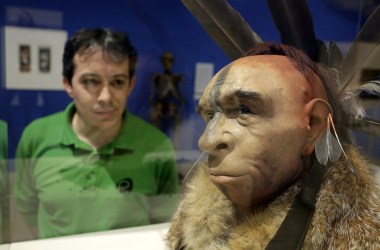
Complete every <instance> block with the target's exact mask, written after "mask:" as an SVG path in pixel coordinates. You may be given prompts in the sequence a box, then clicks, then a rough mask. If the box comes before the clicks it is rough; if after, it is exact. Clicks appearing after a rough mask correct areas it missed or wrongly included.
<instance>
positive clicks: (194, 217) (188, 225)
mask: <svg viewBox="0 0 380 250" xmlns="http://www.w3.org/2000/svg"><path fill="white" fill-rule="evenodd" d="M346 154H347V155H348V157H349V158H350V160H351V162H352V164H353V165H354V166H355V167H356V169H357V173H358V174H357V176H358V177H355V176H354V175H353V174H352V172H350V171H349V170H348V167H347V164H346V163H347V162H346V160H345V159H344V158H343V157H342V158H341V159H340V160H339V161H338V162H336V163H334V164H330V165H329V166H328V170H327V173H326V177H325V179H324V182H323V183H322V186H321V189H320V191H319V194H318V196H317V203H316V210H315V213H314V215H313V218H312V221H311V224H310V227H309V230H308V233H307V235H306V238H305V241H304V244H303V248H302V249H342V250H343V249H344V250H346V249H366V250H368V249H373V250H379V249H380V199H379V195H380V193H379V187H378V186H376V184H375V182H374V179H373V175H372V173H371V172H370V170H369V168H368V167H367V162H366V161H365V160H364V159H362V156H361V155H360V153H359V152H358V151H357V150H356V149H355V148H354V147H353V146H351V147H349V148H348V149H347V150H346ZM301 185H302V180H300V181H299V182H298V183H295V184H294V185H293V186H291V187H290V188H288V189H287V190H286V191H285V192H284V193H282V194H281V195H279V196H278V197H277V198H276V199H275V200H274V201H272V202H271V203H270V204H266V205H263V206H262V207H260V208H257V209H256V210H255V211H254V212H252V214H251V215H249V216H248V217H247V218H246V219H245V220H244V221H241V220H239V222H238V221H237V219H236V217H235V210H234V207H233V205H232V204H231V202H230V201H229V200H228V199H227V198H226V197H225V196H224V195H223V194H222V193H221V192H220V191H219V189H217V188H216V187H215V186H214V185H213V184H212V183H211V181H210V180H209V176H208V168H207V166H202V167H200V168H199V169H198V170H197V172H196V173H195V174H194V176H193V178H192V179H191V181H190V182H189V183H188V184H187V187H186V191H185V193H184V197H183V198H182V201H181V203H180V204H179V207H178V208H177V211H176V213H175V215H174V217H173V222H172V224H171V227H170V229H169V232H168V234H167V237H166V243H167V246H168V249H175V250H179V249H189V250H190V249H194V250H199V249H202V250H211V249H215V250H223V249H232V250H239V249H265V247H266V246H267V244H268V243H269V241H270V240H271V239H272V238H273V236H274V235H275V233H276V232H277V229H278V228H279V226H280V224H281V222H282V221H283V219H284V218H285V216H286V214H287V212H288V210H289V208H290V206H291V204H292V202H293V199H294V197H295V195H296V194H297V192H298V191H299V190H300V188H301ZM290 240H291V239H290Z"/></svg>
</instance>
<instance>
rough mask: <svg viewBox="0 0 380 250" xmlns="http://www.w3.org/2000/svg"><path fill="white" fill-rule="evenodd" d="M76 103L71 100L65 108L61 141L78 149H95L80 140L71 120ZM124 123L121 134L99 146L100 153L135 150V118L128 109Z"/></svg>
mask: <svg viewBox="0 0 380 250" xmlns="http://www.w3.org/2000/svg"><path fill="white" fill-rule="evenodd" d="M75 110H76V108H75V104H74V102H71V103H70V104H69V105H68V106H67V107H66V109H65V110H64V118H65V121H64V124H63V130H62V135H61V136H62V137H61V143H62V144H63V145H65V146H72V147H74V148H78V149H84V150H89V151H93V149H92V148H91V147H90V146H89V145H87V144H86V143H84V142H82V141H80V140H79V139H78V137H77V135H76V134H75V132H74V130H73V128H72V125H71V120H72V117H73V115H74V113H75ZM123 117H124V124H123V126H122V128H121V131H120V133H119V135H118V136H117V137H116V138H115V139H114V140H113V141H112V142H111V143H109V144H106V145H104V146H103V147H101V148H99V149H98V150H97V151H98V152H99V153H105V154H112V153H114V152H115V151H120V150H121V151H133V150H134V148H135V147H134V146H133V145H135V144H134V141H135V140H136V139H138V138H137V137H136V136H137V135H135V133H133V125H131V123H133V122H131V121H133V120H134V119H135V118H134V117H133V115H131V113H129V112H128V111H127V110H125V112H124V115H123ZM127 138H128V139H127Z"/></svg>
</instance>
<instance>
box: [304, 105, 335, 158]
mask: <svg viewBox="0 0 380 250" xmlns="http://www.w3.org/2000/svg"><path fill="white" fill-rule="evenodd" d="M306 111H307V114H308V118H309V120H308V121H309V124H308V130H309V131H308V135H307V142H306V145H305V147H304V150H303V152H302V155H304V156H307V155H310V154H311V153H312V152H313V150H314V147H315V145H316V144H317V142H318V141H319V140H320V138H322V137H323V136H324V135H325V134H326V131H327V129H328V121H327V119H328V115H329V114H332V108H331V106H330V104H329V103H328V102H327V101H325V100H323V99H320V98H315V99H312V100H311V101H309V103H308V104H306Z"/></svg>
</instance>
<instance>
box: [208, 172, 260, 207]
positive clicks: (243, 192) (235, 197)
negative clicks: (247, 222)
mask: <svg viewBox="0 0 380 250" xmlns="http://www.w3.org/2000/svg"><path fill="white" fill-rule="evenodd" d="M210 180H211V182H212V183H213V184H214V185H216V186H217V187H218V188H219V190H220V191H222V192H223V194H224V195H225V196H227V198H228V199H229V200H231V202H232V203H234V204H236V205H239V206H247V207H250V206H251V203H252V194H253V193H252V192H253V180H252V178H251V176H250V175H239V176H230V175H210Z"/></svg>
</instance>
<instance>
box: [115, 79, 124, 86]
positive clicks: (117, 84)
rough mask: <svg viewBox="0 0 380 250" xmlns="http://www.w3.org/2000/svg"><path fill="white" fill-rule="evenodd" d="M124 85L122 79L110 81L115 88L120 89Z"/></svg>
mask: <svg viewBox="0 0 380 250" xmlns="http://www.w3.org/2000/svg"><path fill="white" fill-rule="evenodd" d="M125 83H126V81H125V80H124V79H123V80H121V79H115V80H113V81H112V85H113V86H115V87H121V86H123V85H124V84H125Z"/></svg>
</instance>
